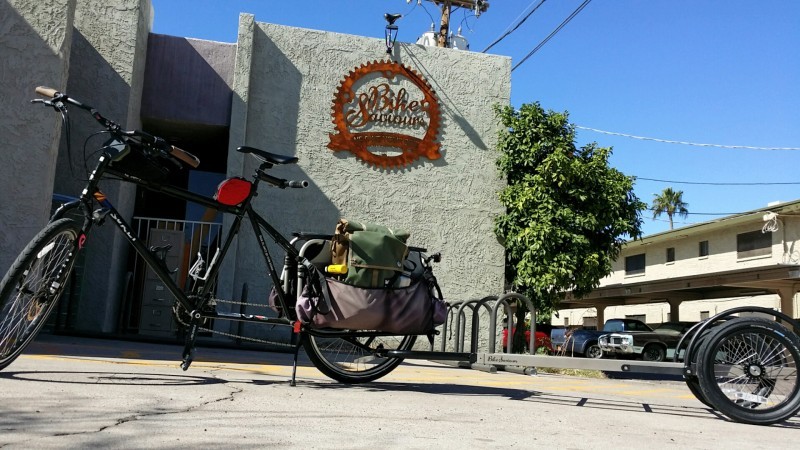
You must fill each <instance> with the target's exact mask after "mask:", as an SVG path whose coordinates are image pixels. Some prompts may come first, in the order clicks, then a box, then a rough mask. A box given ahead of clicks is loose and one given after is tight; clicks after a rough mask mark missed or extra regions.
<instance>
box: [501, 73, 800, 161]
mask: <svg viewBox="0 0 800 450" xmlns="http://www.w3.org/2000/svg"><path fill="white" fill-rule="evenodd" d="M512 70H513V69H512ZM574 127H575V128H578V129H581V130H587V131H594V132H595V133H602V134H610V135H612V136H622V137H626V138H631V139H639V140H642V141H655V142H663V143H666V144H681V145H693V146H696V147H717V148H739V149H745V150H800V147H751V146H746V145H722V144H700V143H697V142H684V141H673V140H670V139H658V138H651V137H644V136H634V135H632V134H625V133H616V132H613V131H605V130H598V129H597V128H589V127H582V126H580V125H574Z"/></svg>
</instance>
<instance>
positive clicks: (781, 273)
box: [558, 264, 800, 309]
mask: <svg viewBox="0 0 800 450" xmlns="http://www.w3.org/2000/svg"><path fill="white" fill-rule="evenodd" d="M797 283H800V265H783V264H781V265H774V266H767V267H759V268H751V269H741V270H732V271H727V272H717V273H711V274H703V275H692V276H686V277H677V278H668V279H663V280H652V281H642V282H638V283H620V284H613V285H608V286H603V287H599V288H597V289H595V290H593V291H592V292H590V293H589V294H587V295H585V296H584V297H582V298H580V299H578V298H575V297H574V296H573V295H572V293H571V292H568V293H567V295H566V298H565V299H564V300H562V301H561V303H560V304H559V305H558V308H559V309H566V308H586V307H593V306H597V305H602V306H618V305H636V304H643V303H658V302H667V301H686V300H703V299H714V298H729V297H750V296H755V295H764V294H777V293H778V292H779V290H781V289H793V287H794V285H795V284H797Z"/></svg>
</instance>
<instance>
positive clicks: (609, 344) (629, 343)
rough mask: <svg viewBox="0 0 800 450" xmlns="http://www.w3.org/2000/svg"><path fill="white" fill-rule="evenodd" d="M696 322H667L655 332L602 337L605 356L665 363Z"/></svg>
mask: <svg viewBox="0 0 800 450" xmlns="http://www.w3.org/2000/svg"><path fill="white" fill-rule="evenodd" d="M694 325H695V323H694V322H665V323H662V324H661V325H659V326H658V327H657V328H656V329H655V330H653V331H626V332H619V333H611V334H607V335H604V336H601V337H600V339H599V341H598V342H599V344H600V348H601V350H602V351H603V354H604V355H608V356H611V355H614V356H623V357H629V358H641V359H643V360H645V361H659V362H660V361H664V360H666V359H667V358H672V356H673V355H674V353H675V347H676V346H677V344H678V341H679V340H680V338H681V336H682V335H683V334H684V333H686V332H687V331H689V329H690V328H691V327H692V326H694Z"/></svg>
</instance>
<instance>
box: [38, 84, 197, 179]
mask: <svg viewBox="0 0 800 450" xmlns="http://www.w3.org/2000/svg"><path fill="white" fill-rule="evenodd" d="M36 93H37V94H39V95H41V96H43V97H49V98H51V99H54V100H57V101H62V102H63V101H66V102H68V103H71V104H73V105H75V106H77V107H79V108H82V109H85V110H87V111H89V112H90V113H91V114H92V116H93V117H94V118H95V120H97V121H98V122H100V124H101V125H103V126H104V127H106V128H108V129H110V130H112V131H118V132H119V133H120V134H123V135H125V136H137V137H139V138H143V140H144V141H147V143H148V144H151V145H153V146H154V147H156V148H158V149H159V150H161V151H163V152H165V153H167V154H169V155H170V156H172V157H174V158H176V159H179V160H181V161H183V162H184V163H186V164H187V165H189V166H191V167H192V168H195V169H196V168H197V167H198V166H199V165H200V159H199V158H198V157H196V156H194V155H193V154H191V153H189V152H187V151H186V150H183V149H181V148H179V147H176V146H174V145H171V144H168V143H167V142H166V141H165V140H164V139H162V138H160V137H158V136H153V135H151V134H148V133H145V132H144V131H138V130H135V131H125V130H122V129H121V127H120V126H119V125H118V124H116V123H114V122H113V121H111V120H108V119H106V118H105V117H103V116H102V115H100V113H99V112H97V111H96V110H95V109H94V108H92V107H91V106H89V105H84V104H83V103H81V102H79V101H77V100H75V99H73V98H70V97H69V96H67V95H66V94H64V93H63V92H59V91H57V90H56V89H53V88H51V87H47V86H37V87H36ZM47 104H49V105H51V106H52V104H50V103H47Z"/></svg>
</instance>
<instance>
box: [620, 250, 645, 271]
mask: <svg viewBox="0 0 800 450" xmlns="http://www.w3.org/2000/svg"><path fill="white" fill-rule="evenodd" d="M644 266H645V264H644V253H640V254H638V255H633V256H626V257H625V275H644Z"/></svg>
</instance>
